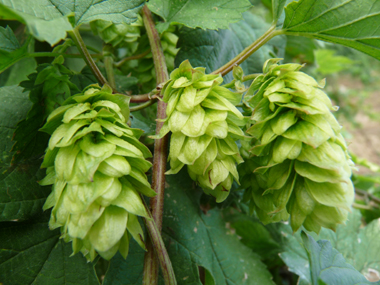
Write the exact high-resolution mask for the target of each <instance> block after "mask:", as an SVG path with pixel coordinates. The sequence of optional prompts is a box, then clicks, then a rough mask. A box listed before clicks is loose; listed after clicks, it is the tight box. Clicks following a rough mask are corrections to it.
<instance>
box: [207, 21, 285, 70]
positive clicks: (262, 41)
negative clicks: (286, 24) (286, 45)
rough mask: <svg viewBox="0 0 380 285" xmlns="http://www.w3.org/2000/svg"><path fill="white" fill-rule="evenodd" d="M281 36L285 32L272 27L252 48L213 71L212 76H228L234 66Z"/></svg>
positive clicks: (246, 49)
mask: <svg viewBox="0 0 380 285" xmlns="http://www.w3.org/2000/svg"><path fill="white" fill-rule="evenodd" d="M280 34H283V31H282V30H276V26H275V25H272V26H271V27H270V28H269V30H268V31H266V32H265V34H263V35H262V36H261V37H260V38H258V39H257V40H256V41H254V42H253V43H252V44H251V45H250V46H248V47H247V48H245V49H244V50H243V51H242V52H241V53H239V54H238V55H237V56H236V57H235V58H233V59H232V60H231V61H229V62H227V63H226V64H225V65H223V66H222V67H220V68H218V69H217V70H215V71H213V72H212V74H221V75H222V76H224V75H226V74H227V73H229V72H230V71H232V69H233V68H234V66H237V65H239V64H241V63H242V62H243V61H245V60H246V59H247V58H248V57H250V56H251V54H253V53H254V52H255V51H257V50H258V49H259V48H260V47H262V46H263V45H264V44H266V43H267V42H268V41H269V40H270V39H272V38H273V37H274V36H277V35H280Z"/></svg>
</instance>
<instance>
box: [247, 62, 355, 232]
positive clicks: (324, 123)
mask: <svg viewBox="0 0 380 285" xmlns="http://www.w3.org/2000/svg"><path fill="white" fill-rule="evenodd" d="M278 61H279V60H278V59H272V60H269V61H267V62H266V64H265V65H264V74H263V75H260V76H259V77H257V78H256V80H255V81H254V82H253V83H252V85H251V87H250V89H249V90H248V92H247V97H248V100H247V101H248V104H249V105H250V107H252V108H254V111H253V114H252V117H251V119H252V120H253V122H254V124H253V125H252V126H251V127H250V128H249V129H248V130H247V133H249V134H250V135H252V137H253V138H254V139H253V141H252V142H253V144H250V143H249V142H247V141H246V142H244V143H242V156H243V157H245V158H248V157H249V153H250V155H251V157H250V158H249V159H248V161H247V163H246V164H245V165H244V166H242V167H241V168H240V170H241V172H240V174H241V177H242V181H241V184H242V185H243V187H244V186H245V187H247V189H248V191H247V192H246V196H247V198H251V206H252V207H253V208H254V209H255V211H256V212H257V214H258V216H259V217H260V219H261V220H262V221H263V222H264V223H269V222H276V221H279V220H287V219H288V217H289V215H290V222H291V226H292V228H293V230H294V231H296V230H297V229H298V228H299V227H300V226H301V225H303V226H304V227H305V228H306V229H307V230H310V231H315V232H317V233H318V232H319V231H320V229H321V227H325V228H330V229H335V228H336V225H337V224H340V223H344V222H345V220H346V218H347V214H348V211H350V207H351V204H352V202H353V199H354V189H353V185H352V182H351V180H350V177H351V168H352V166H353V163H352V161H351V159H350V157H349V155H348V152H347V146H346V143H345V141H344V138H343V137H342V135H341V134H340V130H341V126H340V125H339V124H338V122H337V121H336V119H335V117H334V116H333V115H332V113H331V111H332V110H336V108H335V107H333V106H332V103H331V100H330V99H329V97H328V96H327V95H326V94H325V93H324V92H323V91H322V88H323V85H324V82H322V83H320V84H319V83H317V82H316V81H315V80H314V79H313V78H312V77H310V76H308V75H307V74H305V73H303V72H300V71H299V69H300V68H301V67H302V66H301V65H299V64H284V65H278V64H277V62H278ZM252 172H253V174H252Z"/></svg>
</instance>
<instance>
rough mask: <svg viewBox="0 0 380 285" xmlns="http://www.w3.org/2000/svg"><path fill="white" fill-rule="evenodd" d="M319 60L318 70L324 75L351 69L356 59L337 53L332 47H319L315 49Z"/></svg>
mask: <svg viewBox="0 0 380 285" xmlns="http://www.w3.org/2000/svg"><path fill="white" fill-rule="evenodd" d="M315 58H316V61H317V65H318V68H317V71H318V72H320V73H322V75H329V74H334V73H338V72H340V71H342V70H347V69H349V68H350V67H351V66H352V65H353V64H354V61H352V60H351V59H349V58H348V57H346V56H342V55H335V51H334V50H331V49H318V50H316V51H315Z"/></svg>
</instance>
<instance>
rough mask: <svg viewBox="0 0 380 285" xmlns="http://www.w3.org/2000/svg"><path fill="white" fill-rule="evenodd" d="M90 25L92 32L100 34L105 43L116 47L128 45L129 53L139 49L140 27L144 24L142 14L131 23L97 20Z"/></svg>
mask: <svg viewBox="0 0 380 285" xmlns="http://www.w3.org/2000/svg"><path fill="white" fill-rule="evenodd" d="M90 26H91V29H92V32H93V33H94V34H95V35H99V36H100V38H101V39H102V40H103V41H104V42H105V43H107V44H110V45H112V46H113V47H116V48H119V47H126V48H128V50H129V53H128V54H132V53H134V52H136V51H137V47H138V42H137V40H138V38H139V37H140V33H141V32H140V29H141V27H142V26H143V21H142V18H141V16H140V15H139V16H138V18H137V20H136V21H135V22H133V23H131V24H126V23H118V24H116V23H113V22H110V21H104V20H96V21H92V22H91V23H90Z"/></svg>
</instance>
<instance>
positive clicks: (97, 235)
mask: <svg viewBox="0 0 380 285" xmlns="http://www.w3.org/2000/svg"><path fill="white" fill-rule="evenodd" d="M126 98H127V97H126V96H125V95H121V94H112V90H111V88H109V87H108V86H105V87H103V88H102V89H100V88H98V87H97V86H95V85H94V86H92V87H91V88H89V89H87V91H85V92H84V94H78V95H75V96H72V97H70V98H69V99H68V100H67V101H66V102H65V104H64V105H63V106H61V107H60V108H58V109H56V110H55V111H54V112H53V113H51V114H50V116H49V117H48V120H47V123H46V124H45V126H44V127H43V128H42V131H45V132H47V133H49V134H51V138H50V141H49V146H48V149H47V151H46V155H45V158H44V161H43V164H42V167H46V168H47V176H46V177H45V178H44V179H43V180H42V181H41V184H42V185H50V184H53V191H52V193H51V194H50V196H49V197H48V199H47V200H46V203H45V205H44V210H46V209H49V208H51V207H53V210H52V212H51V217H50V222H49V227H50V228H51V229H55V228H58V227H60V228H61V231H62V235H63V237H64V239H65V241H72V242H73V244H72V246H73V251H74V253H77V252H79V251H81V252H82V253H83V254H84V255H85V256H86V257H87V259H88V260H93V259H94V258H95V256H96V254H97V253H98V254H99V255H101V256H102V257H103V258H105V259H110V258H111V257H112V256H113V255H114V254H115V253H116V252H117V251H118V250H119V251H120V253H121V254H122V255H123V256H124V258H125V257H126V256H127V254H128V245H129V239H130V236H132V237H133V238H134V239H135V240H136V241H137V242H138V243H139V244H140V246H141V247H143V248H144V247H145V246H144V241H143V236H144V235H143V231H142V229H141V227H140V224H139V222H138V220H137V216H143V217H146V216H147V212H146V209H145V207H144V204H143V202H142V200H141V198H140V196H139V192H140V193H142V194H144V195H147V196H150V197H152V196H154V195H155V192H154V191H153V190H152V189H151V188H150V185H149V182H148V181H147V178H146V176H145V172H146V171H147V170H148V169H149V168H150V167H151V164H150V163H149V162H147V161H146V160H145V158H146V157H149V156H150V155H151V154H150V152H149V150H148V149H147V148H146V147H145V146H144V145H143V144H141V143H140V142H139V141H138V136H139V135H141V132H142V131H140V130H135V129H131V128H129V127H128V126H127V125H126V123H125V121H126V119H127V118H128V116H129V109H128V100H127V99H126Z"/></svg>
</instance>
